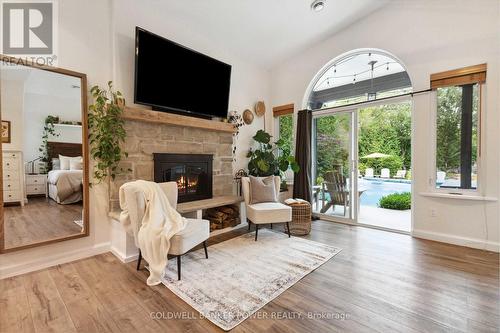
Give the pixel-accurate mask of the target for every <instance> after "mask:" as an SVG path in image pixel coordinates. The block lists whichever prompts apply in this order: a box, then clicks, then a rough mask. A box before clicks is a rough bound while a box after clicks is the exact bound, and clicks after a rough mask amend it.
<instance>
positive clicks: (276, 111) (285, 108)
mask: <svg viewBox="0 0 500 333" xmlns="http://www.w3.org/2000/svg"><path fill="white" fill-rule="evenodd" d="M294 110H295V106H294V104H293V103H290V104H285V105H280V106H275V107H273V117H275V118H276V117H280V116H286V115H287V114H293V112H294Z"/></svg>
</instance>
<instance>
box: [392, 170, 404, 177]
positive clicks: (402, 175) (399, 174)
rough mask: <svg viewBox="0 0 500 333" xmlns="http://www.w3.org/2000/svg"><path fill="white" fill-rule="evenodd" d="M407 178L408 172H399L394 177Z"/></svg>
mask: <svg viewBox="0 0 500 333" xmlns="http://www.w3.org/2000/svg"><path fill="white" fill-rule="evenodd" d="M405 177H406V170H398V171H397V172H396V175H395V176H394V178H398V179H405Z"/></svg>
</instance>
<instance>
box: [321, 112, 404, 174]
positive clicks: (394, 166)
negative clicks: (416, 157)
mask: <svg viewBox="0 0 500 333" xmlns="http://www.w3.org/2000/svg"><path fill="white" fill-rule="evenodd" d="M358 121H359V133H358V153H359V156H360V157H362V156H366V155H369V154H372V153H382V154H387V155H390V157H387V158H375V159H361V162H360V163H359V169H360V171H361V172H364V171H365V169H366V168H367V167H370V168H373V169H374V170H375V172H376V173H380V169H382V168H388V169H390V171H391V175H394V174H395V173H396V172H397V170H400V169H405V170H409V169H410V168H411V102H405V103H398V104H388V105H382V106H376V107H368V108H364V109H361V110H360V111H359V113H358ZM349 128H350V116H349V114H337V115H330V116H325V117H321V118H317V119H316V152H317V153H316V156H317V157H316V158H317V160H316V167H317V169H316V177H317V178H319V179H316V183H317V184H318V183H320V182H321V179H322V177H323V175H324V174H325V173H326V172H328V171H331V170H333V168H334V166H335V165H342V166H343V170H344V173H345V176H346V177H347V176H348V174H347V173H348V171H349V161H348V158H349Z"/></svg>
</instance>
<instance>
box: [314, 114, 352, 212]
mask: <svg viewBox="0 0 500 333" xmlns="http://www.w3.org/2000/svg"><path fill="white" fill-rule="evenodd" d="M355 122H356V113H355V110H349V111H343V112H335V113H331V114H324V115H320V114H316V115H315V116H314V120H313V141H312V142H313V175H312V176H313V177H312V178H313V179H312V181H313V186H312V191H313V211H314V212H315V213H317V214H320V215H322V216H332V217H336V218H339V219H343V220H349V221H355V218H356V212H355V211H356V209H354V208H353V207H357V200H356V198H355V196H353V193H354V192H353V190H354V188H355V186H356V176H354V170H355V163H354V157H355V153H356V152H355V149H354V148H355V147H356V145H355V144H356V136H355V135H354V133H355V132H354V131H353V128H354V126H353V125H354V124H355Z"/></svg>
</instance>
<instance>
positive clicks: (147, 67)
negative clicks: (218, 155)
mask: <svg viewBox="0 0 500 333" xmlns="http://www.w3.org/2000/svg"><path fill="white" fill-rule="evenodd" d="M230 83H231V66H230V65H228V64H225V63H223V62H221V61H219V60H216V59H213V58H210V57H208V56H206V55H204V54H201V53H199V52H196V51H193V50H191V49H188V48H186V47H184V46H182V45H179V44H177V43H175V42H172V41H170V40H168V39H165V38H163V37H160V36H158V35H155V34H153V33H151V32H149V31H146V30H144V29H142V28H139V27H136V33H135V89H134V103H136V104H142V105H149V106H152V107H153V109H154V110H159V111H165V112H174V113H186V114H192V115H199V116H205V117H222V118H225V117H227V111H228V102H229V87H230Z"/></svg>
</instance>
